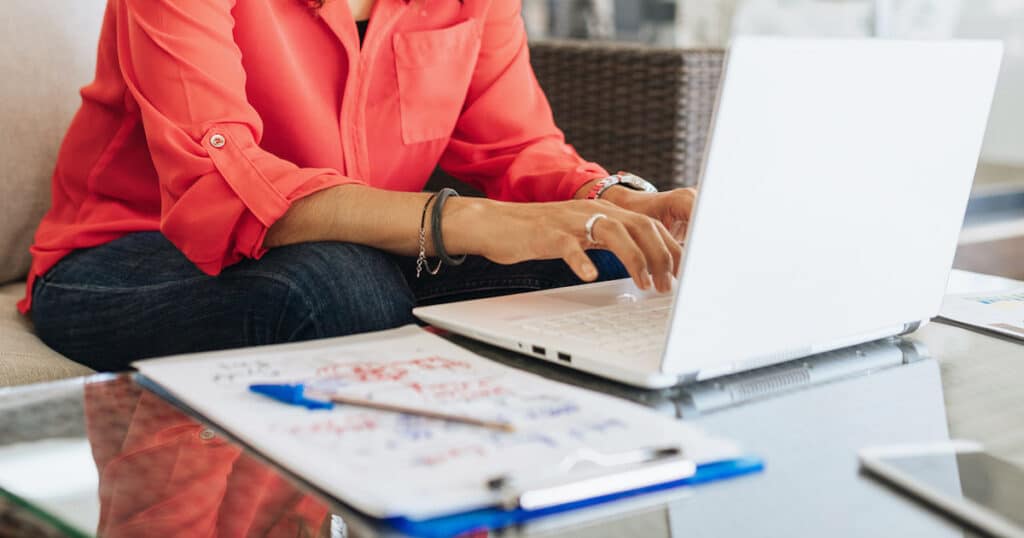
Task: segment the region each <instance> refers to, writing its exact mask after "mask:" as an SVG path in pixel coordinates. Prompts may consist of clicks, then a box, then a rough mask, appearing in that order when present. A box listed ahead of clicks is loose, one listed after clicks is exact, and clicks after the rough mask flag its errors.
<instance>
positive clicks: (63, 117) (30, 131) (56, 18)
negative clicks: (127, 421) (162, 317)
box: [0, 0, 106, 346]
mask: <svg viewBox="0 0 1024 538" xmlns="http://www.w3.org/2000/svg"><path fill="white" fill-rule="evenodd" d="M105 3H106V2H105V1H104V0H74V1H73V2H68V1H67V0H41V1H37V0H32V1H27V2H7V3H5V4H4V16H3V17H0V73H2V74H3V75H2V76H0V283H4V282H9V281H11V280H14V279H16V278H20V277H22V276H24V275H25V272H26V271H27V270H28V265H29V254H28V247H29V246H30V245H31V243H32V235H33V233H34V232H35V229H36V226H37V225H38V224H39V219H40V218H42V216H43V213H44V212H45V211H46V209H47V207H48V206H49V203H50V176H51V174H52V173H53V166H54V162H55V160H56V156H57V148H58V146H59V145H60V141H61V138H62V137H63V135H64V131H65V130H66V129H67V125H68V123H69V122H70V121H71V117H72V115H73V114H74V112H75V110H77V109H78V106H79V104H80V103H81V99H80V98H79V97H78V89H79V88H80V87H81V86H83V85H85V84H87V83H88V82H89V81H90V80H91V79H92V77H93V71H94V69H95V63H96V44H97V39H98V36H99V28H100V21H101V19H102V17H103V11H104V4H105ZM3 342H4V340H2V339H0V346H2V345H3V344H2V343H3Z"/></svg>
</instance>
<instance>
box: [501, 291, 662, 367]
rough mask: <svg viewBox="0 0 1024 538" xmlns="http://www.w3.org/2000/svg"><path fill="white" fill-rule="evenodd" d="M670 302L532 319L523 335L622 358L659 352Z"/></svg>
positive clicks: (625, 304)
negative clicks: (582, 344) (572, 341)
mask: <svg viewBox="0 0 1024 538" xmlns="http://www.w3.org/2000/svg"><path fill="white" fill-rule="evenodd" d="M671 309H672V298H671V297H665V298H657V299H651V300H647V301H641V302H638V303H624V304H617V305H612V306H607V307H602V308H594V309H590V310H580V311H578V312H573V313H571V314H564V315H560V316H551V317H545V318H533V319H530V320H527V321H526V322H525V323H523V324H522V325H521V328H522V329H523V330H525V331H529V332H532V333H536V334H541V335H545V336H548V337H551V336H557V337H565V336H568V337H571V338H576V339H579V340H584V341H587V342H591V343H594V344H596V345H597V347H600V348H601V349H606V350H608V351H612V352H616V353H622V354H626V355H646V354H651V353H658V352H661V350H662V348H663V346H664V345H665V334H666V331H667V328H668V316H669V312H670V311H671Z"/></svg>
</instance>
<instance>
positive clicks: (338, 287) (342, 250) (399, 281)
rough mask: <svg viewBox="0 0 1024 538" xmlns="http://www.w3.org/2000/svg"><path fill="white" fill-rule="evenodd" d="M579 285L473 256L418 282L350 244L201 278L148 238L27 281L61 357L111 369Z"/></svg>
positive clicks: (545, 267) (619, 270)
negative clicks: (428, 307) (418, 309)
mask: <svg viewBox="0 0 1024 538" xmlns="http://www.w3.org/2000/svg"><path fill="white" fill-rule="evenodd" d="M591 258H592V259H593V260H594V262H595V264H596V265H597V267H598V271H599V273H600V275H601V278H602V279H612V278H622V277H625V276H627V273H626V271H625V269H624V268H623V267H622V264H620V263H619V261H618V260H617V259H616V258H615V257H614V256H613V255H612V254H611V253H609V252H606V251H593V252H591ZM579 283H580V281H579V279H577V278H576V276H575V275H574V274H573V272H572V271H571V270H570V269H569V267H568V266H566V265H565V263H563V262H562V261H560V260H551V261H534V262H526V263H520V264H515V265H499V264H496V263H493V262H490V261H488V260H486V259H484V258H480V257H470V258H469V259H468V260H467V261H466V263H465V264H463V265H461V266H458V267H445V268H443V269H442V270H441V273H440V274H439V275H437V276H430V275H426V274H425V275H424V276H423V277H422V278H418V279H417V278H416V275H415V259H414V258H409V257H402V256H395V255H392V254H388V253H385V252H382V251H380V250H377V249H374V248H370V247H365V246H361V245H354V244H349V243H305V244H299V245H291V246H287V247H280V248H275V249H272V250H271V251H269V252H268V253H267V254H266V255H265V256H264V257H263V258H262V259H260V260H245V261H243V262H241V263H238V264H236V265H233V266H231V267H228V268H227V269H225V270H224V271H223V272H222V273H221V274H220V275H219V276H216V277H212V276H209V275H206V274H204V273H202V272H201V271H199V270H198V269H196V267H195V266H194V265H193V264H192V263H191V262H190V261H188V259H186V258H185V256H184V255H182V254H181V252H180V251H178V249H177V248H175V247H174V245H173V244H171V243H170V242H169V241H168V240H167V239H166V238H164V236H163V235H161V234H160V233H157V232H147V233H134V234H130V235H127V236H125V237H122V238H121V239H118V240H116V241H113V242H111V243H107V244H105V245H101V246H98V247H94V248H90V249H86V250H80V251H76V252H75V253H73V254H71V255H69V256H68V257H66V258H64V259H63V260H61V262H60V263H58V264H57V265H56V266H54V267H53V269H51V270H50V271H49V272H47V274H46V275H44V276H43V277H41V278H39V280H38V281H37V283H36V286H35V289H34V290H33V296H32V303H33V304H32V320H33V322H34V323H35V326H36V331H37V333H38V334H39V337H40V338H42V340H43V341H44V342H45V343H46V344H47V345H49V346H50V347H52V348H53V349H55V350H57V351H59V352H60V353H62V354H64V355H65V356H66V357H69V358H71V359H73V360H75V361H77V362H80V363H82V364H84V365H86V366H89V367H91V368H93V369H96V370H100V371H117V370H124V369H126V368H128V364H129V363H130V362H131V361H134V360H137V359H142V358H147V357H155V356H160V355H171V354H178V353H193V352H198V351H211V350H217V349H228V348H237V347H246V346H258V345H264V344H276V343H283V342H296V341H301V340H311V339H316V338H327V337H332V336H343V335H348V334H355V333H361V332H366V331H375V330H381V329H389V328H393V327H398V326H401V325H405V324H408V323H415V321H416V320H415V319H414V318H413V315H412V308H413V307H414V306H416V305H425V304H435V303H441V302H448V301H455V300H461V299H472V298H479V297H487V296H494V295H501V294H505V293H513V292H521V291H529V290H538V289H546V288H555V287H560V286H567V285H571V284H579Z"/></svg>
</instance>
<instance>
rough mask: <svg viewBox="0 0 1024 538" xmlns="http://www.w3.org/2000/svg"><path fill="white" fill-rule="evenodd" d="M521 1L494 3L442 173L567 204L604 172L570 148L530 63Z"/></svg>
mask: <svg viewBox="0 0 1024 538" xmlns="http://www.w3.org/2000/svg"><path fill="white" fill-rule="evenodd" d="M520 10H521V2H494V3H492V4H491V8H490V13H488V15H487V19H486V23H485V27H484V29H483V32H482V40H483V42H482V44H481V48H480V55H479V58H478V62H477V66H476V70H475V72H474V74H473V79H472V82H471V84H470V88H469V92H468V95H467V99H466V104H465V106H464V108H463V112H462V115H461V116H460V118H459V121H458V123H457V124H456V127H455V132H454V133H453V135H452V138H451V141H450V143H449V145H448V147H447V148H446V150H445V152H444V154H443V156H442V158H441V163H440V164H441V168H442V169H443V170H445V171H446V172H448V173H449V174H451V175H452V176H454V177H456V178H458V179H460V180H462V181H465V182H467V183H469V184H471V185H474V186H476V187H477V188H479V189H481V190H482V191H484V192H485V193H486V194H487V195H488V196H489V197H491V198H497V199H501V200H513V201H552V200H567V199H569V198H572V197H573V195H574V194H575V193H576V191H577V190H579V188H580V187H582V186H583V185H584V184H585V183H587V182H588V181H591V180H593V179H595V178H598V177H603V176H606V175H607V172H606V171H605V170H604V169H603V168H602V167H601V166H599V165H597V164H594V163H591V162H587V161H585V160H584V159H583V158H581V157H580V156H579V154H577V153H576V151H575V150H574V149H573V148H572V147H571V146H569V145H568V144H566V143H565V136H564V135H563V134H562V131H561V130H559V129H558V127H556V126H555V122H554V119H553V117H552V114H551V107H550V105H549V104H548V101H547V98H546V97H545V96H544V92H543V91H542V90H541V88H540V85H539V84H538V83H537V79H536V77H535V76H534V73H533V68H532V67H531V66H530V58H529V47H528V46H527V38H526V30H525V27H524V25H523V20H522V17H521V16H520Z"/></svg>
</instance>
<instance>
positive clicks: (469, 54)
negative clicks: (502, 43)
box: [394, 19, 480, 144]
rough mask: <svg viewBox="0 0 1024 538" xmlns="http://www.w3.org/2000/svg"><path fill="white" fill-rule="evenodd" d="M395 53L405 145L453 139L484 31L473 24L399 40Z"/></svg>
mask: <svg viewBox="0 0 1024 538" xmlns="http://www.w3.org/2000/svg"><path fill="white" fill-rule="evenodd" d="M394 48H395V69H396V71H397V73H398V100H399V104H400V106H401V113H402V141H403V142H405V143H406V144H417V143H419V142H426V141H428V140H435V139H439V138H447V137H449V136H451V134H452V131H453V130H454V129H455V123H456V122H457V121H458V119H459V115H460V114H461V113H462V106H463V104H464V103H465V100H466V92H467V90H468V89H469V83H470V80H471V79H472V77H473V70H474V68H475V66H476V58H477V53H478V52H479V51H480V31H479V25H478V24H477V22H476V21H474V20H472V19H470V20H467V21H463V22H460V23H459V24H456V25H455V26H451V27H449V28H443V29H440V30H428V31H424V32H410V33H404V34H396V35H395V36H394Z"/></svg>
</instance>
